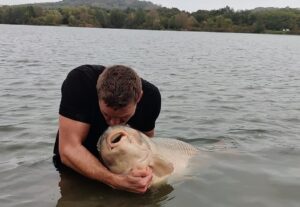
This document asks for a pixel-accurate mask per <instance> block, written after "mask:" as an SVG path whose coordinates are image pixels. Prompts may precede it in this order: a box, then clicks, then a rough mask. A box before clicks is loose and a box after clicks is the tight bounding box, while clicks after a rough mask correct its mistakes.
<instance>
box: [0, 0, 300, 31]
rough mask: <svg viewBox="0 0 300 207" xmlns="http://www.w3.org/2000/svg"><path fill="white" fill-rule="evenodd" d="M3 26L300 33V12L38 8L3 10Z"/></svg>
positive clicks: (86, 7)
mask: <svg viewBox="0 0 300 207" xmlns="http://www.w3.org/2000/svg"><path fill="white" fill-rule="evenodd" d="M0 23H1V24H26V25H68V26H77V27H101V28H128V29H152V30H185V31H214V32H245V33H275V34H278V33H280V34H281V33H283V34H300V10H299V9H292V8H260V9H253V10H242V11H235V10H233V9H232V8H230V7H225V8H221V9H218V10H210V11H207V10H198V11H197V12H192V13H190V12H186V11H181V10H179V9H176V8H172V9H169V8H164V7H163V8H162V7H159V8H156V9H150V10H145V9H141V8H140V9H132V8H127V9H125V10H121V9H103V8H99V7H92V6H76V7H74V6H64V7H58V8H52V7H42V6H36V5H24V6H2V7H0Z"/></svg>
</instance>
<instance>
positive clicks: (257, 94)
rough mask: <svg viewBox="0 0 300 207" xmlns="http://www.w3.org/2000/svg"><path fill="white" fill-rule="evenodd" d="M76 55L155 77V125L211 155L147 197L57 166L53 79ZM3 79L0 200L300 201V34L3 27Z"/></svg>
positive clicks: (234, 205) (232, 204)
mask: <svg viewBox="0 0 300 207" xmlns="http://www.w3.org/2000/svg"><path fill="white" fill-rule="evenodd" d="M82 64H103V65H113V64H125V65H129V66H132V67H133V68H135V69H136V70H137V71H138V73H139V74H140V75H141V76H142V77H144V78H145V79H147V80H148V81H150V82H152V83H154V84H156V85H157V86H158V87H159V89H160V90H161V94H162V110H161V114H160V117H159V119H158V121H157V125H156V135H157V136H160V137H171V138H172V137H174V138H181V139H184V140H186V141H188V142H190V143H191V144H193V145H195V146H197V147H199V148H202V149H203V150H204V151H205V153H206V154H208V156H209V157H210V158H211V159H210V161H209V163H206V164H205V165H203V166H202V165H199V166H197V167H196V169H195V170H194V171H193V172H191V173H190V174H189V175H185V176H184V177H183V178H182V180H181V181H179V182H176V183H171V184H169V185H165V186H163V187H161V188H158V189H153V190H151V191H149V192H147V193H146V194H144V195H136V194H131V193H127V192H120V191H116V190H112V189H110V188H109V187H107V186H104V185H102V184H100V183H96V182H95V181H90V180H87V179H84V178H82V177H81V176H79V175H77V174H74V173H71V172H70V173H65V174H61V175H60V174H59V173H58V172H57V171H56V170H55V168H54V166H53V165H52V149H53V143H54V141H55V135H56V130H57V123H58V107H59V101H60V87H61V83H62V81H63V80H64V78H65V76H66V74H67V73H68V72H69V71H70V70H71V69H73V68H75V67H77V66H79V65H82ZM0 79H1V84H0V203H1V206H3V207H12V206H13V207H15V206H22V207H24V206H43V207H47V206H60V207H61V206H69V207H70V206H72V207H74V206H75V207H76V206H89V207H92V206H97V207H100V206H172V207H174V206H186V207H187V206H205V207H209V206H211V207H218V206H220V207H227V206H228V207H241V206H243V207H247V206H249V207H250V206H251V207H252V206H256V207H265V206H268V207H282V206H288V207H298V206H299V203H300V105H299V103H300V36H285V35H282V36H281V35H257V34H232V33H206V32H174V31H145V30H118V29H96V28H71V27H41V26H13V25H0ZM218 143H221V144H218ZM197 160H198V161H199V162H200V161H201V157H197V159H196V161H197Z"/></svg>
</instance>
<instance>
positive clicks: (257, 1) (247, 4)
mask: <svg viewBox="0 0 300 207" xmlns="http://www.w3.org/2000/svg"><path fill="white" fill-rule="evenodd" d="M55 1H58V0H0V4H4V5H12V4H24V3H35V2H55ZM148 1H152V2H153V3H156V4H159V5H162V6H166V7H176V8H178V9H180V10H187V11H197V10H199V9H206V10H210V9H219V8H223V7H225V6H226V5H228V6H230V7H231V8H234V9H235V10H241V9H253V8H256V7H280V8H282V7H287V6H289V7H291V8H300V0H148Z"/></svg>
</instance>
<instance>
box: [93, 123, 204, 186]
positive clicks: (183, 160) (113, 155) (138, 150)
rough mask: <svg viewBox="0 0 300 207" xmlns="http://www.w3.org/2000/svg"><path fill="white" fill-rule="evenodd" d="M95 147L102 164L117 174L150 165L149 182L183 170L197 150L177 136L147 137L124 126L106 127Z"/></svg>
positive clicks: (159, 181) (164, 178)
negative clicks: (151, 174) (172, 137)
mask: <svg viewBox="0 0 300 207" xmlns="http://www.w3.org/2000/svg"><path fill="white" fill-rule="evenodd" d="M97 149H98V151H99V153H100V157H101V159H102V161H103V164H104V165H105V166H106V167H107V168H108V169H109V170H110V171H111V172H114V173H117V174H127V173H129V172H130V171H131V170H133V169H143V168H146V167H150V168H151V169H152V171H153V178H152V183H151V186H153V185H156V184H158V183H161V182H162V181H166V178H168V177H169V176H170V175H171V174H174V175H176V174H177V175H179V174H182V173H183V172H184V171H185V169H186V167H187V165H188V161H189V159H190V158H191V157H193V156H194V155H196V154H198V153H199V150H198V149H197V148H195V147H193V146H192V145H190V144H188V143H185V142H182V141H180V140H176V139H169V138H149V137H147V136H146V135H145V134H143V133H141V132H139V131H137V130H135V129H132V128H130V127H127V126H112V127H109V128H108V129H107V130H106V131H105V132H104V133H103V135H102V136H101V137H100V138H99V141H98V143H97Z"/></svg>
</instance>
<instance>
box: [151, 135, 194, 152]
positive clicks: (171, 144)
mask: <svg viewBox="0 0 300 207" xmlns="http://www.w3.org/2000/svg"><path fill="white" fill-rule="evenodd" d="M152 141H153V142H154V143H155V144H156V145H157V147H163V148H165V149H168V150H171V151H177V152H180V153H182V154H185V155H188V156H193V155H195V154H197V153H198V152H199V150H198V149H197V148H195V147H194V146H192V145H190V144H188V143H185V142H182V141H180V140H177V139H170V138H153V139H152Z"/></svg>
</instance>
